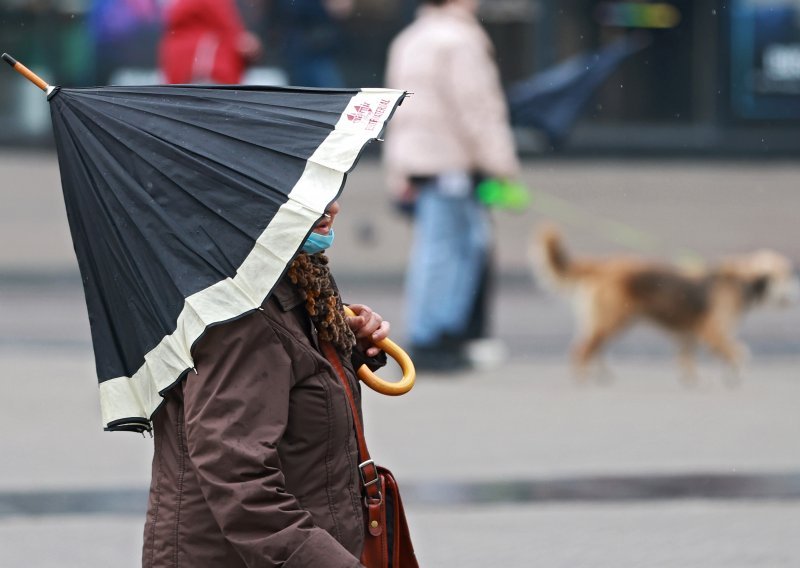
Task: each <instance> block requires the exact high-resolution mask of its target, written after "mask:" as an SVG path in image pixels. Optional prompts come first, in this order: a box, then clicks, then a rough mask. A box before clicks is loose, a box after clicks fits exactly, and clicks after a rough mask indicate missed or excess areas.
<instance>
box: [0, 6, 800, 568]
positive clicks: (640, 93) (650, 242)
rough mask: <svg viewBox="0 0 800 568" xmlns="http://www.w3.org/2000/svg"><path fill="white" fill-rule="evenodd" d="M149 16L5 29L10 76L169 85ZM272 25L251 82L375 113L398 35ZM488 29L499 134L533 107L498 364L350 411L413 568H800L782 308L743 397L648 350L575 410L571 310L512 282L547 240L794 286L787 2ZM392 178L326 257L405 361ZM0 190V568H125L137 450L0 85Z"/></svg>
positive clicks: (44, 109)
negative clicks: (684, 374)
mask: <svg viewBox="0 0 800 568" xmlns="http://www.w3.org/2000/svg"><path fill="white" fill-rule="evenodd" d="M287 3H288V4H292V2H287ZM163 4H164V2H162V1H159V0H94V1H91V0H58V1H56V0H0V51H5V52H8V53H10V54H11V55H13V56H14V57H15V58H16V59H18V60H19V61H20V62H22V63H24V64H25V65H27V66H28V67H30V68H31V69H33V70H34V71H36V72H37V73H38V74H40V75H41V76H42V77H43V78H45V79H46V80H47V81H48V82H49V83H51V84H54V85H63V86H70V87H79V86H91V85H104V84H152V83H158V82H161V81H162V80H163V78H162V76H161V74H160V72H159V69H158V65H157V46H158V41H159V38H160V37H161V34H162V31H163V25H164V24H163V18H162V14H163V9H164V6H163ZM281 4H283V3H282V2H280V1H279V0H272V1H270V0H261V1H259V0H243V1H240V2H239V9H240V12H241V17H242V20H243V22H244V24H245V26H246V28H247V29H248V30H250V31H251V32H253V33H254V34H255V35H256V36H257V37H258V38H259V39H260V40H261V42H262V44H263V54H262V56H261V57H260V59H259V60H258V61H257V63H256V64H255V65H253V66H252V67H250V68H249V69H248V71H247V74H246V75H245V79H244V82H247V83H252V84H271V85H288V84H291V83H292V81H291V78H292V75H291V72H292V71H294V70H295V68H294V63H292V60H291V57H292V51H291V46H292V45H293V44H292V42H293V41H297V38H301V39H309V38H311V39H314V40H315V41H323V42H328V43H330V45H331V46H332V51H331V52H332V53H333V56H334V58H335V63H336V66H337V68H338V70H339V72H340V74H341V80H342V82H343V84H345V85H346V86H350V87H367V86H382V85H383V80H384V67H385V61H386V55H387V48H388V45H389V42H390V41H391V40H392V38H394V37H395V35H396V34H397V33H398V32H399V30H401V29H402V28H403V27H404V26H406V25H407V24H408V23H409V22H410V21H411V20H412V18H413V16H414V12H415V8H416V2H415V1H414V0H356V1H355V3H354V5H353V7H352V10H350V11H348V13H347V15H346V17H343V18H342V19H341V20H337V24H336V27H335V30H333V31H332V30H330V29H328V30H327V31H326V30H320V29H317V28H314V27H312V26H310V25H309V26H307V27H304V26H303V25H302V24H298V23H297V22H296V21H292V20H291V19H287V15H286V14H287V13H288V12H290V11H287V9H286V7H285V6H284V8H283V9H281ZM479 14H480V20H481V23H482V24H483V25H484V26H485V28H486V30H487V31H488V32H489V34H490V36H491V38H492V40H493V42H494V44H495V47H496V57H497V61H498V65H499V68H500V71H501V76H502V81H503V84H504V86H505V88H506V90H507V93H508V94H509V99H510V101H511V102H512V110H513V109H514V108H515V107H514V105H513V102H514V100H522V101H526V100H527V101H531V100H532V101H534V102H533V103H530V102H528V103H524V102H523V103H520V105H521V106H520V107H519V108H520V109H521V110H520V112H513V113H512V116H513V119H514V126H515V136H516V141H517V145H518V149H519V152H520V155H521V157H522V158H523V172H522V176H521V178H522V179H521V181H522V182H523V183H524V185H525V186H526V187H527V188H528V190H529V191H530V195H531V198H532V199H531V203H530V205H529V206H528V207H527V208H525V209H524V210H520V211H516V212H511V211H496V212H494V213H493V217H494V222H495V235H494V246H493V248H494V257H495V274H494V282H493V292H492V298H493V299H492V302H491V306H492V307H491V311H490V314H491V315H490V320H491V322H490V324H491V330H492V338H493V339H494V340H495V342H494V345H493V346H494V351H492V352H491V353H490V354H489V355H488V356H487V357H485V358H483V359H482V360H480V361H478V364H476V365H475V367H474V368H473V369H472V370H469V371H464V372H463V373H458V374H451V375H446V376H442V375H426V374H421V375H420V377H419V380H418V384H417V386H416V387H415V389H414V391H412V393H410V394H409V395H407V396H405V397H403V398H400V399H386V398H382V397H379V396H378V395H374V394H373V393H366V394H365V415H366V427H367V436H368V438H369V440H370V444H371V447H372V452H373V455H374V456H375V458H376V460H377V461H379V462H381V463H385V464H386V465H387V466H389V467H391V469H392V470H393V471H394V473H395V474H396V476H397V477H398V480H399V482H400V484H401V487H402V490H403V495H404V499H405V500H406V501H407V508H408V514H409V517H410V521H411V525H412V526H411V530H412V534H413V536H414V539H415V544H416V546H417V550H418V555H419V557H420V559H421V563H422V565H424V566H459V567H471V566H476V567H477V566H509V567H510V566H519V567H527V566H534V565H535V566H547V567H549V566H565V567H566V566H569V567H575V566H587V567H588V566H592V567H594V566H599V567H605V566H608V567H615V568H619V567H641V566H665V567H666V566H669V567H703V568H707V567H720V568H721V567H726V568H729V567H734V566H742V567H744V566H759V567H766V566H769V567H784V566H785V567H790V566H791V567H795V566H800V547H798V546H797V530H798V528H800V381H799V380H798V376H799V375H800V366H799V364H800V334H798V329H800V308H799V307H798V306H797V305H793V306H789V307H786V308H783V309H759V310H755V311H753V312H752V313H751V314H748V315H747V317H746V318H745V319H744V321H743V322H742V325H741V327H740V334H739V335H740V337H741V339H742V341H743V342H744V343H745V344H747V345H748V347H749V349H750V350H751V355H752V356H751V359H750V362H749V363H748V365H747V367H746V369H745V371H744V373H743V377H742V380H741V382H740V383H739V384H738V386H735V387H731V386H730V385H729V383H728V382H726V381H725V380H724V377H723V374H724V370H723V368H722V366H721V365H720V363H719V362H718V361H717V360H715V359H713V358H711V357H708V356H706V355H703V356H702V357H701V359H700V366H699V376H700V378H699V382H698V384H697V385H695V386H694V387H687V386H685V385H684V384H683V383H681V381H680V374H679V369H678V365H677V361H676V357H675V352H674V347H673V345H672V344H671V342H669V341H668V340H667V338H666V336H665V335H664V334H663V333H660V332H658V331H655V330H653V329H650V328H647V327H644V326H643V327H635V328H634V329H632V330H631V331H630V332H629V333H626V334H625V335H624V337H622V338H621V340H619V341H617V342H615V343H614V344H613V345H612V346H611V349H610V353H609V365H610V368H611V369H612V371H613V378H610V379H607V380H605V381H590V382H589V383H587V384H578V383H576V382H575V381H574V380H573V379H572V377H571V375H570V369H569V365H568V353H569V350H570V345H571V341H572V338H573V337H574V334H575V331H576V329H575V323H574V320H573V316H572V314H571V309H570V306H569V304H568V302H567V301H566V300H565V298H563V297H560V296H557V295H554V294H552V293H551V292H549V291H547V290H546V289H545V288H544V287H542V286H541V284H540V281H539V279H538V278H537V276H536V275H535V274H534V273H532V271H531V266H530V262H529V259H528V255H527V253H526V250H527V247H528V241H529V238H530V235H531V233H532V231H534V230H535V229H536V227H538V226H540V224H541V223H542V222H543V221H544V220H549V221H552V222H555V223H556V224H558V225H559V226H560V227H561V228H562V231H563V232H564V236H565V239H566V242H567V245H568V246H569V248H570V250H573V251H574V252H575V254H576V255H582V254H587V255H589V254H602V255H606V254H616V253H624V254H640V255H648V256H651V257H653V258H656V259H658V260H662V261H669V262H673V261H674V262H679V263H691V264H694V265H698V264H699V265H702V264H703V263H706V262H713V261H716V260H719V259H720V258H723V257H725V256H728V255H735V254H741V253H745V252H750V251H752V250H755V249H758V248H762V247H770V248H773V249H775V250H778V251H780V252H781V253H782V254H784V255H786V256H788V257H789V258H790V259H791V260H792V261H793V262H794V263H795V266H798V265H799V263H800V230H799V229H798V211H800V194H798V189H797V188H798V182H799V181H800V163H798V157H800V144H798V139H800V138H799V136H800V0H728V1H724V2H723V1H712V0H707V1H706V0H696V1H688V0H676V1H669V2H646V1H640V2H618V1H605V2H600V1H596V0H484V1H483V2H482V3H481V8H480V13H479ZM515 97H516V99H515ZM531 109H533V110H534V111H537V112H523V111H531ZM399 112H402V109H401V110H400V111H399ZM384 174H385V172H384V171H383V167H382V164H381V162H380V155H379V148H376V149H371V150H370V151H369V152H368V154H367V156H366V158H365V159H363V160H362V161H361V162H360V163H359V165H358V167H357V169H356V171H355V172H354V173H353V174H352V175H351V176H350V179H349V181H348V185H347V190H346V191H345V194H344V196H343V198H342V204H343V213H342V215H341V218H342V222H340V223H339V224H338V225H337V245H336V247H335V248H333V249H332V250H331V256H332V257H333V266H334V268H335V270H334V271H335V273H336V275H337V278H338V280H339V282H340V285H341V288H342V290H343V294H344V296H345V298H346V299H348V300H350V301H358V302H363V303H367V304H369V305H371V306H373V307H374V308H375V309H376V310H377V311H379V312H380V313H381V314H382V315H383V316H384V317H386V318H387V319H389V320H390V321H391V322H392V325H393V327H392V329H393V333H392V336H393V338H394V339H395V340H396V341H397V342H398V343H400V344H401V345H402V344H403V341H404V339H405V336H406V328H405V320H404V318H405V316H404V310H403V305H402V295H403V278H404V275H405V271H406V263H407V260H408V259H407V255H408V250H409V246H410V242H411V227H410V225H409V224H408V222H407V220H406V219H404V218H403V217H402V216H399V215H397V214H396V212H395V210H394V209H393V207H392V203H391V200H390V197H389V195H388V193H387V191H386V189H385V187H386V182H385V175H384ZM0 186H2V190H0V386H1V387H2V393H3V400H5V401H6V404H5V405H4V409H3V412H0V430H2V432H3V433H2V435H0V455H2V459H0V566H4V567H5V566H14V567H16V566H25V567H49V566H58V567H65V566H75V567H89V566H92V567H94V566H97V567H105V566H111V565H115V566H136V565H139V554H140V547H141V541H142V538H141V532H142V527H143V523H144V509H145V505H146V490H147V486H148V483H149V468H150V455H151V452H152V443H151V441H150V439H149V438H148V439H142V438H141V437H137V436H136V435H130V434H123V433H115V434H107V433H103V432H102V431H101V424H100V417H99V409H98V404H97V402H98V401H97V394H96V392H97V391H96V380H95V375H94V368H93V356H92V349H91V341H90V336H89V328H88V321H87V316H86V310H85V306H84V303H83V293H82V289H81V283H80V277H79V275H78V271H77V264H76V262H75V257H74V253H73V251H72V246H71V242H70V237H69V230H68V227H67V223H66V216H65V214H64V210H63V209H64V208H63V201H62V198H61V195H60V181H59V174H58V164H57V161H56V156H55V153H54V147H53V140H52V133H51V125H50V117H49V108H48V105H47V103H46V102H45V99H44V97H43V96H42V94H41V92H39V91H38V90H37V89H36V88H35V87H34V86H33V85H31V84H29V83H28V82H27V81H25V80H23V79H22V78H20V77H19V76H17V75H16V74H14V73H12V72H11V71H10V70H9V69H5V68H4V70H3V71H2V72H0ZM498 353H500V355H498Z"/></svg>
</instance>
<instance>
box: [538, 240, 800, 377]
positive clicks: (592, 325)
mask: <svg viewBox="0 0 800 568" xmlns="http://www.w3.org/2000/svg"><path fill="white" fill-rule="evenodd" d="M533 245H534V246H533V247H532V250H533V251H534V253H535V255H534V260H535V261H536V265H537V267H538V271H539V272H540V273H541V272H543V273H544V274H545V275H546V276H548V277H549V280H551V281H553V282H554V283H555V284H556V285H557V286H558V287H559V288H562V289H568V290H571V291H572V292H573V293H574V297H575V299H576V307H577V309H576V312H577V316H578V320H579V325H580V331H579V336H578V341H577V343H576V345H575V348H574V351H573V363H574V365H575V369H576V371H577V372H578V374H579V375H580V376H585V374H586V371H587V367H588V365H589V363H590V362H591V361H592V360H593V359H594V358H595V357H597V356H598V355H599V354H600V352H601V351H602V349H603V347H604V346H605V345H606V344H607V342H608V341H609V340H610V339H611V338H612V337H614V336H615V335H617V334H618V333H619V332H620V331H622V330H623V329H624V328H626V327H627V326H628V325H629V324H631V323H632V322H634V321H636V320H638V319H644V320H648V321H650V322H652V323H655V324H657V325H658V326H659V327H661V328H662V329H664V330H666V331H669V332H671V333H672V334H673V335H674V336H675V337H676V339H677V341H678V345H679V348H680V360H681V364H682V367H683V370H684V373H685V376H686V378H694V351H695V349H696V347H697V344H698V343H703V344H705V345H706V346H707V347H708V348H710V349H711V351H712V352H713V353H715V354H716V355H718V356H719V357H721V358H722V359H723V360H724V361H725V362H727V363H728V364H730V365H731V367H732V368H733V369H734V370H735V371H736V372H738V370H739V368H740V366H741V364H742V363H743V361H744V359H745V357H746V355H747V349H746V347H745V346H743V345H742V344H740V343H738V342H737V341H736V340H735V339H734V337H733V336H734V331H735V328H736V324H737V322H738V320H739V317H740V316H741V314H742V313H743V312H744V311H745V310H747V309H748V308H750V307H752V306H754V305H756V304H759V303H765V302H769V303H777V304H788V303H791V302H793V301H795V300H796V299H797V298H798V295H799V294H800V292H799V290H800V284H798V279H797V277H796V275H795V274H794V271H793V269H792V265H791V262H790V261H789V260H788V259H787V258H786V257H784V256H782V255H780V254H778V253H776V252H774V251H770V250H760V251H758V252H754V253H752V254H748V255H744V256H741V257H736V258H731V259H728V260H725V261H723V262H721V263H719V264H718V265H717V266H715V267H714V268H711V269H709V270H706V271H704V272H703V273H701V274H690V273H687V272H685V271H681V270H680V269H678V268H676V267H673V266H670V265H665V264H659V263H657V262H652V261H647V260H643V259H638V258H626V257H617V258H609V259H573V258H572V257H571V256H570V255H569V254H568V252H567V251H566V249H565V247H564V245H563V243H562V240H561V236H560V234H559V232H558V231H557V230H556V229H555V228H553V227H546V228H545V229H543V230H541V231H540V232H539V233H538V235H536V236H535V238H534V242H533Z"/></svg>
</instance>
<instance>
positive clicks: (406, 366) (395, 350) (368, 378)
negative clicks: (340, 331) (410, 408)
mask: <svg viewBox="0 0 800 568" xmlns="http://www.w3.org/2000/svg"><path fill="white" fill-rule="evenodd" d="M344 313H345V315H347V316H349V317H354V316H355V315H356V313H355V312H354V311H353V310H351V309H350V308H348V307H347V306H344ZM375 346H376V347H380V348H381V349H383V350H384V351H386V354H387V355H389V356H390V357H391V358H392V359H394V360H395V361H397V364H398V365H400V368H401V369H402V370H403V378H402V379H400V380H399V381H397V382H396V383H390V382H389V381H384V380H383V379H381V378H380V377H378V376H377V375H376V374H375V373H373V372H372V371H370V369H369V367H367V366H366V365H361V367H360V368H359V369H358V378H359V379H361V380H362V381H363V382H364V384H366V385H367V386H368V387H369V388H371V389H372V390H374V391H376V392H379V393H381V394H385V395H389V396H399V395H401V394H406V393H407V392H408V391H410V390H411V389H412V387H413V386H414V381H415V380H416V377H417V372H416V371H415V370H414V363H413V361H411V357H409V356H408V353H406V352H405V351H403V349H402V348H400V346H398V345H397V343H395V342H394V341H392V340H391V339H389V338H388V337H387V338H386V339H384V340H382V341H378V342H376V343H375Z"/></svg>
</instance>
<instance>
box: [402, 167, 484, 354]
mask: <svg viewBox="0 0 800 568" xmlns="http://www.w3.org/2000/svg"><path fill="white" fill-rule="evenodd" d="M414 220H415V224H414V244H413V247H412V251H411V259H410V260H409V269H408V273H407V281H406V302H407V317H408V327H409V332H408V333H409V340H410V343H411V345H412V346H415V347H427V346H432V345H434V344H435V343H436V342H437V341H438V340H440V339H441V338H442V337H443V336H460V335H461V334H463V333H464V331H465V328H466V326H467V322H468V320H469V316H470V313H471V310H472V306H473V303H474V301H475V297H476V295H477V293H478V288H479V285H480V278H481V269H482V266H483V261H484V258H485V255H486V253H487V250H488V248H489V243H490V239H491V232H490V224H489V218H488V213H487V212H486V210H485V209H484V207H483V206H482V205H481V204H480V203H478V202H477V201H476V200H475V198H474V197H473V195H472V192H471V191H470V192H469V193H468V194H467V195H451V194H446V193H444V192H442V191H441V190H440V188H439V185H438V183H437V182H431V183H428V184H426V185H424V186H422V187H420V191H419V197H418V198H417V203H416V210H415V214H414Z"/></svg>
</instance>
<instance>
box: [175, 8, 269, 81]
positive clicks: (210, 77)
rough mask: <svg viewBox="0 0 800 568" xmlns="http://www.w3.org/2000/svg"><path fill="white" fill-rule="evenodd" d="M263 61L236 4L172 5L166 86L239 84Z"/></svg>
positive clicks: (255, 39) (259, 49)
mask: <svg viewBox="0 0 800 568" xmlns="http://www.w3.org/2000/svg"><path fill="white" fill-rule="evenodd" d="M260 55H261V41H260V40H259V39H258V37H256V36H255V35H254V34H252V33H250V32H248V31H247V30H246V29H245V27H244V25H243V24H242V20H241V17H240V16H239V11H238V8H237V7H236V3H235V0H172V1H171V2H169V3H168V4H167V7H166V9H165V12H164V35H163V37H162V39H161V44H160V45H159V66H160V68H161V72H162V74H163V76H164V81H165V82H166V83H172V84H175V83H178V84H186V83H219V84H235V83H240V82H241V80H242V76H243V74H244V71H245V69H246V67H247V66H248V65H249V64H251V63H253V62H254V61H256V60H257V59H258V58H259V57H260Z"/></svg>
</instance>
